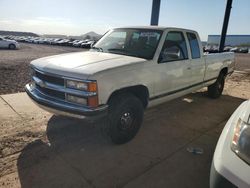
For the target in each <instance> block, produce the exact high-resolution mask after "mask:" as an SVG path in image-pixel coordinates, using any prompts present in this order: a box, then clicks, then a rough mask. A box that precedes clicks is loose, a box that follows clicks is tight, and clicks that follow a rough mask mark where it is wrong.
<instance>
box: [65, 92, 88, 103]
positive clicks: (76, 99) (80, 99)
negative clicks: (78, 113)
mask: <svg viewBox="0 0 250 188" xmlns="http://www.w3.org/2000/svg"><path fill="white" fill-rule="evenodd" d="M66 99H67V101H69V102H73V103H77V104H82V105H87V99H85V98H83V97H78V96H74V95H69V94H67V96H66Z"/></svg>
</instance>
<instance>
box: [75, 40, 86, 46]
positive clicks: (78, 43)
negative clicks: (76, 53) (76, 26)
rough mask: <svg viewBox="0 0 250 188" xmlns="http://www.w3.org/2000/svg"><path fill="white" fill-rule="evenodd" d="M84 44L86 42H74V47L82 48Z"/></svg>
mask: <svg viewBox="0 0 250 188" xmlns="http://www.w3.org/2000/svg"><path fill="white" fill-rule="evenodd" d="M82 43H84V41H83V40H79V41H78V42H74V43H73V46H74V47H81V45H82Z"/></svg>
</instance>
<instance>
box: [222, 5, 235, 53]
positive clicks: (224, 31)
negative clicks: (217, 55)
mask: <svg viewBox="0 0 250 188" xmlns="http://www.w3.org/2000/svg"><path fill="white" fill-rule="evenodd" d="M232 3H233V0H227V6H226V10H225V16H224V22H223V27H222V31H221V37H220V47H219V52H223V49H224V46H225V40H226V36H227V28H228V22H229V18H230V13H231V8H232Z"/></svg>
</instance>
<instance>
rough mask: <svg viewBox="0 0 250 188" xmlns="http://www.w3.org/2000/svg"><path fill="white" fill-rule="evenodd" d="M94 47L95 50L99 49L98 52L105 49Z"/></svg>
mask: <svg viewBox="0 0 250 188" xmlns="http://www.w3.org/2000/svg"><path fill="white" fill-rule="evenodd" d="M92 49H95V50H97V51H98V52H103V49H102V48H101V47H95V46H92Z"/></svg>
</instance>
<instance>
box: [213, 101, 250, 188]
mask: <svg viewBox="0 0 250 188" xmlns="http://www.w3.org/2000/svg"><path fill="white" fill-rule="evenodd" d="M249 115H250V100H248V101H245V102H243V103H242V104H241V105H240V106H239V107H238V108H237V110H236V111H235V112H234V113H233V115H232V116H231V117H230V119H229V120H228V122H227V124H226V125H225V127H224V129H223V131H222V133H221V135H220V138H219V141H218V143H217V146H216V149H215V152H214V167H215V170H216V171H217V172H218V173H219V174H221V175H222V176H223V177H225V178H226V179H228V180H229V181H230V182H232V183H233V184H234V185H236V186H237V187H240V188H249V187H250V166H249V165H248V164H247V163H246V162H244V161H243V160H242V159H240V158H239V157H238V156H237V155H236V154H235V153H234V152H233V151H232V150H231V143H232V139H233V134H234V128H235V126H236V124H237V121H238V120H239V118H241V119H242V120H243V121H245V122H248V118H249Z"/></svg>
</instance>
